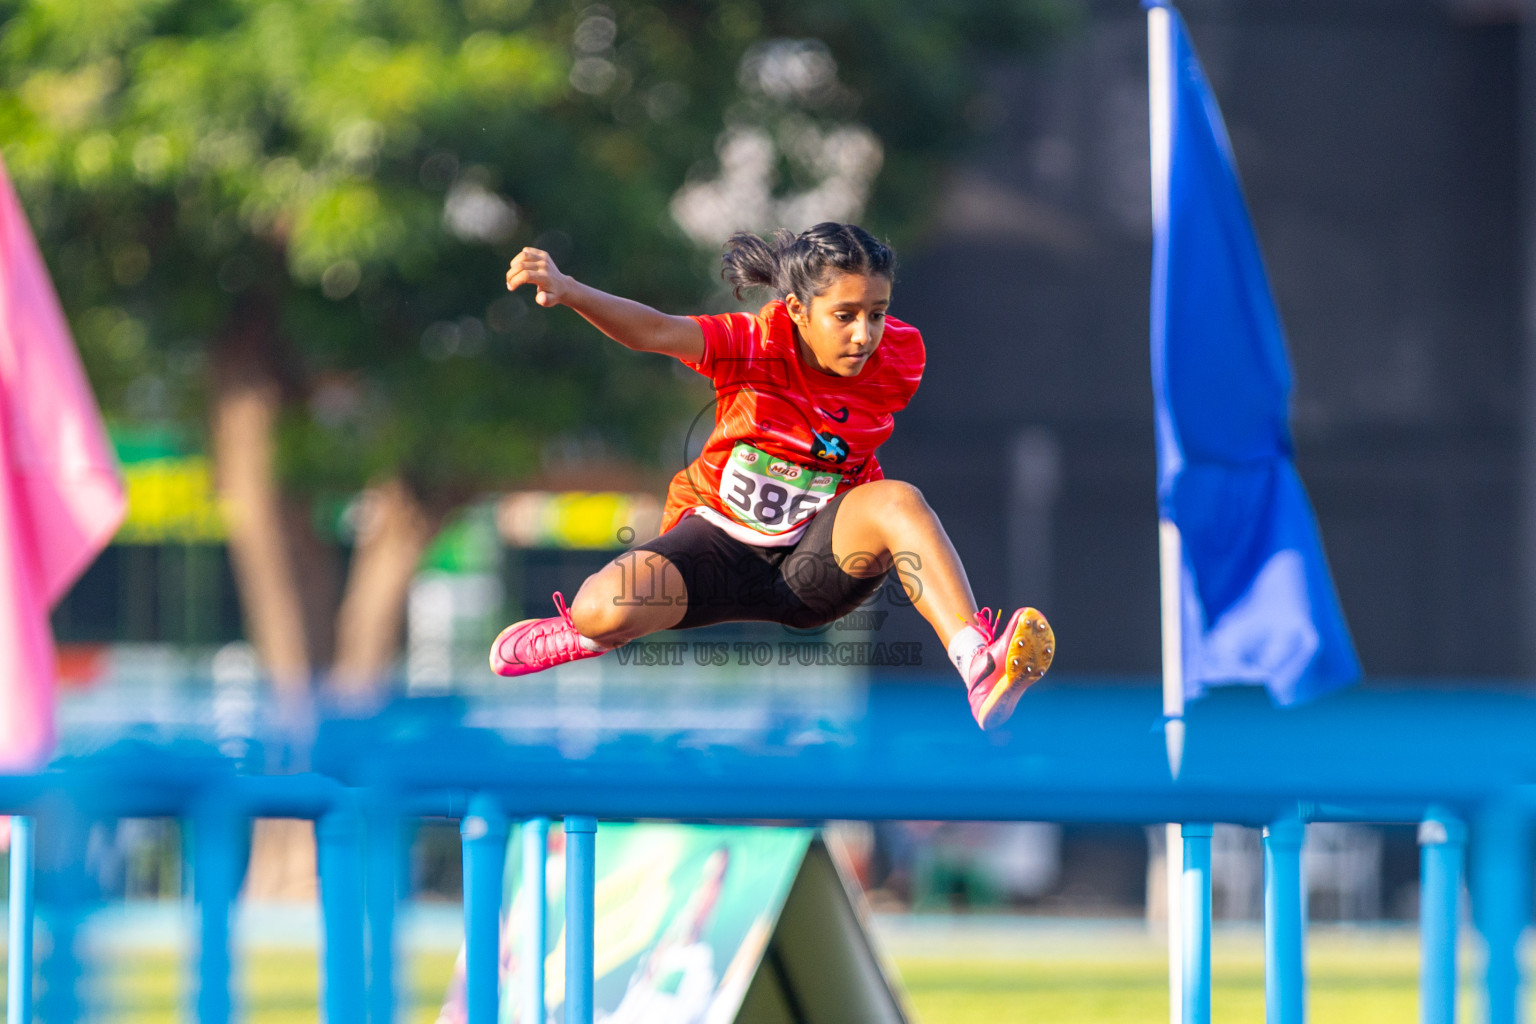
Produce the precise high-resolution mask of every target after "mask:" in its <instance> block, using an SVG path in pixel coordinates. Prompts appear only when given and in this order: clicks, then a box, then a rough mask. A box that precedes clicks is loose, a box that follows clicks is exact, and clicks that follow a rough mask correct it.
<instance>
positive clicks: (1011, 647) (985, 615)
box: [965, 608, 1056, 729]
mask: <svg viewBox="0 0 1536 1024" xmlns="http://www.w3.org/2000/svg"><path fill="white" fill-rule="evenodd" d="M972 625H974V626H975V627H976V629H977V630H978V631H979V632H980V633H981V635H982V636H984V637H986V638H987V645H986V646H985V647H982V648H980V649H979V650H978V651H977V652H976V653H975V654H973V655H972V656H971V662H970V665H968V666H967V668H966V672H965V689H966V696H967V697H968V698H969V699H970V702H971V714H972V715H974V716H975V718H976V724H977V725H979V726H981V727H982V728H983V729H995V728H997V727H998V726H999V725H1002V724H1003V723H1004V722H1006V721H1007V720H1008V716H1009V715H1011V714H1013V706H1014V705H1015V704H1017V703H1018V702H1019V698H1020V697H1022V696H1023V695H1024V691H1025V690H1027V689H1029V688H1030V686H1031V685H1033V684H1034V682H1035V680H1037V679H1039V678H1040V677H1041V676H1043V675H1045V670H1046V669H1048V668H1050V667H1051V658H1052V657H1054V656H1055V653H1056V634H1055V633H1053V632H1051V624H1050V623H1049V622H1046V621H1045V616H1044V615H1041V614H1040V613H1039V612H1037V611H1035V609H1033V608H1020V609H1019V610H1018V611H1016V612H1014V613H1013V616H1012V617H1011V618H1010V619H1009V620H1008V626H1007V628H1006V629H1003V630H1001V631H999V630H998V628H997V626H998V619H997V615H996V614H995V613H994V612H993V611H992V609H990V608H983V609H982V610H981V611H979V612H977V613H976V618H975V619H974V620H973V622H972Z"/></svg>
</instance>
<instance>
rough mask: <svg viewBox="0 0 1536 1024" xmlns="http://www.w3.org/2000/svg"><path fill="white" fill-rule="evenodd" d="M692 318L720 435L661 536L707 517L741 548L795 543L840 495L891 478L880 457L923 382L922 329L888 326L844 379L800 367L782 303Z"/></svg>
mask: <svg viewBox="0 0 1536 1024" xmlns="http://www.w3.org/2000/svg"><path fill="white" fill-rule="evenodd" d="M693 319H694V320H696V321H697V322H698V324H699V326H700V327H701V328H702V329H703V331H704V354H703V355H702V356H701V357H700V358H699V360H698V362H689V361H687V360H684V363H685V364H686V365H687V366H689V367H690V368H692V369H694V370H697V371H698V372H699V373H702V374H704V376H706V377H708V378H709V379H710V383H712V384H713V385H714V387H715V396H716V400H717V402H716V407H715V428H714V430H713V431H712V432H711V433H710V435H709V439H708V440H707V441H706V442H705V444H704V450H703V452H702V453H700V455H699V457H698V458H697V459H695V460H694V461H693V462H692V463H690V464H689V465H688V467H687V468H685V469H684V470H682V471H681V472H679V473H678V474H677V475H676V476H675V477H673V478H672V484H671V486H670V487H668V488H667V504H666V509H665V511H664V513H663V515H662V522H661V528H662V531H663V532H665V531H667V530H670V529H671V528H672V527H674V526H676V525H677V523H678V521H679V520H681V519H682V517H683V516H684V515H685V514H686V513H687V512H688V511H689V510H691V509H697V508H704V509H710V510H713V513H715V514H712V515H709V518H710V520H711V521H712V522H717V523H718V522H720V521H721V517H724V519H727V520H729V521H730V523H731V524H732V526H733V527H734V528H732V529H730V530H729V532H731V533H732V534H733V535H735V536H738V537H741V538H742V539H749V538H750V539H751V541H752V542H753V543H758V544H764V545H768V546H773V545H780V544H789V543H793V542H794V541H795V540H797V539H798V538H799V535H800V534H801V533H802V532H804V527H805V524H806V523H807V522H809V521H810V518H811V517H812V516H813V515H815V514H816V512H817V511H819V510H820V508H821V507H822V506H824V505H825V504H826V502H827V501H829V500H830V499H831V498H832V497H833V496H835V495H836V494H840V493H842V492H843V491H846V490H847V489H848V488H850V487H853V486H854V485H855V484H860V483H864V482H866V481H869V480H879V479H881V478H882V477H883V476H884V474H883V473H882V472H881V471H880V463H879V461H878V460H876V458H875V449H876V448H878V447H880V445H881V444H883V443H884V442H885V439H886V438H888V437H890V436H891V429H892V427H893V426H894V423H893V420H892V414H893V413H896V412H898V411H900V410H901V409H903V408H905V407H906V405H907V403H908V402H909V401H911V399H912V395H913V393H914V392H916V391H917V385H918V382H919V381H921V380H922V376H923V363H924V359H925V352H924V349H923V338H922V335H921V334H919V333H918V331H917V328H915V327H912V326H911V325H910V324H905V323H902V322H901V321H900V320H897V319H895V318H894V317H889V316H888V317H886V320H885V333H884V334H883V335H882V336H881V339H880V344H879V346H878V347H877V348H876V349H875V351H874V354H873V355H871V356H870V357H869V360H868V361H867V362H866V363H865V364H864V367H863V369H861V370H860V371H859V373H858V375H857V376H853V377H839V376H835V375H833V374H827V373H822V372H821V371H819V370H817V369H815V368H814V367H811V366H808V365H806V364H805V363H804V362H803V361H802V360H801V358H800V353H799V351H798V350H797V348H796V346H795V328H794V323H793V321H791V320H790V317H789V311H788V310H787V309H785V307H784V303H783V302H779V301H774V302H770V303H768V305H766V306H764V307H763V308H762V310H761V311H759V313H758V314H757V315H756V316H752V315H751V314H748V313H726V314H722V315H719V316H697V317H694V318H693Z"/></svg>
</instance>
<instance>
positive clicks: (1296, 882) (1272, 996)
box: [1264, 818, 1307, 1024]
mask: <svg viewBox="0 0 1536 1024" xmlns="http://www.w3.org/2000/svg"><path fill="white" fill-rule="evenodd" d="M1306 829H1307V827H1306V825H1305V824H1303V823H1302V822H1301V821H1300V820H1298V819H1296V818H1282V819H1281V820H1279V821H1276V822H1274V823H1273V824H1271V825H1270V826H1269V827H1267V828H1266V829H1264V1005H1265V1020H1266V1021H1267V1022H1268V1024H1302V1022H1303V1021H1305V1020H1306V1001H1307V980H1306V940H1307V892H1306V889H1305V887H1304V886H1303V884H1302V877H1301V844H1302V841H1303V840H1304V839H1305V838H1306Z"/></svg>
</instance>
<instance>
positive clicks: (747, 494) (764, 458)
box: [720, 441, 843, 537]
mask: <svg viewBox="0 0 1536 1024" xmlns="http://www.w3.org/2000/svg"><path fill="white" fill-rule="evenodd" d="M842 480H843V475H842V474H841V473H827V472H823V471H820V470H815V469H808V468H807V467H805V466H801V465H799V464H797V463H794V462H790V461H789V460H787V459H780V458H775V457H774V456H772V455H769V454H768V453H767V452H765V451H760V450H758V449H756V448H754V447H752V446H751V445H749V444H747V443H746V442H745V441H739V442H737V444H736V447H735V448H733V449H731V457H730V459H729V460H728V461H727V462H726V464H725V472H724V473H723V474H721V477H720V497H721V498H722V499H723V500H724V502H725V507H726V508H727V509H729V510H730V513H731V515H733V516H735V517H736V519H737V520H738V521H739V522H741V523H743V524H745V525H747V526H750V527H751V528H752V529H754V530H757V531H758V532H759V533H766V534H768V535H769V536H770V537H776V536H778V535H779V534H781V533H788V532H789V531H790V530H793V529H794V528H795V527H797V526H799V525H800V524H801V523H803V522H805V521H806V520H807V519H809V518H811V516H813V515H815V514H816V513H817V512H820V511H821V510H822V509H823V508H825V507H826V505H827V503H828V502H829V501H831V500H832V498H833V496H834V495H836V494H837V485H838V484H840V483H842Z"/></svg>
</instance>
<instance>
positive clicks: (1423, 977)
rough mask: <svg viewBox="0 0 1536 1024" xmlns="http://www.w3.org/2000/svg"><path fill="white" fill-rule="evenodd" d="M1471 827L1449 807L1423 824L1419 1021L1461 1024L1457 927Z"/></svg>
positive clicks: (1431, 814) (1431, 813)
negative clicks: (1458, 1013)
mask: <svg viewBox="0 0 1536 1024" xmlns="http://www.w3.org/2000/svg"><path fill="white" fill-rule="evenodd" d="M1466 844H1467V827H1466V825H1464V824H1463V823H1462V822H1461V820H1460V819H1458V818H1457V817H1456V816H1455V815H1453V814H1451V813H1450V812H1449V811H1448V810H1446V809H1445V808H1443V807H1431V808H1430V809H1429V811H1428V813H1427V814H1425V816H1424V821H1423V822H1422V823H1421V824H1420V825H1419V850H1420V852H1419V1022H1420V1024H1456V938H1457V936H1456V931H1457V925H1458V918H1457V911H1458V909H1459V908H1458V905H1457V904H1458V902H1459V900H1460V897H1461V876H1462V864H1463V858H1464V854H1465V850H1466Z"/></svg>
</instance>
